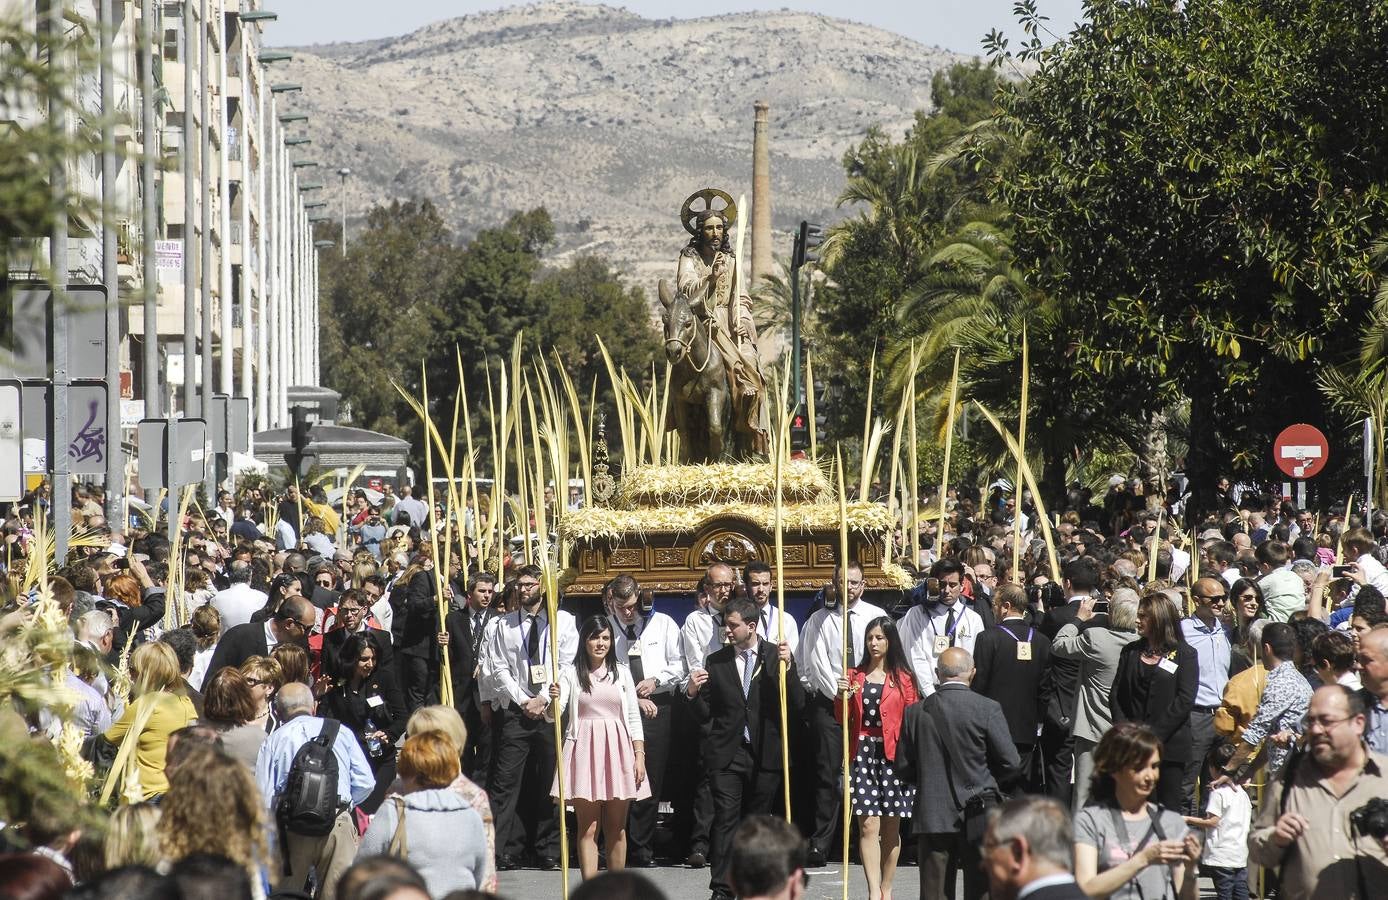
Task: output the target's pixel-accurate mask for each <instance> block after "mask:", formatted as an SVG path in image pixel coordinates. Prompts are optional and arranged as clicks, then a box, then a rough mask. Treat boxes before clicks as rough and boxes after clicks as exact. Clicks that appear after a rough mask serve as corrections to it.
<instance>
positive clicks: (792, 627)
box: [757, 600, 800, 653]
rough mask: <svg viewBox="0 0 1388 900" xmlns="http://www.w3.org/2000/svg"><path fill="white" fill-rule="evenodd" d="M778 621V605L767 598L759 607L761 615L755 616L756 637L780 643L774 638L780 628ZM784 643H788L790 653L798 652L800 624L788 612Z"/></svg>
mask: <svg viewBox="0 0 1388 900" xmlns="http://www.w3.org/2000/svg"><path fill="white" fill-rule="evenodd" d="M780 621H781V610H780V607H778V606H777V605H776V604H775V603H773V602H772V601H770V600H768V601H767V602H766V605H765V606H763V607H762V608H761V615H760V616H758V618H757V637H759V638H761V639H763V640H767V641H770V642H771V643H773V644H777V643H780V642H779V641H778V640H777V639H776V638H777V634H778V632H779V630H780V625H779V623H780ZM786 643H787V644H789V645H790V652H791V653H797V652H799V649H800V626H799V625H797V624H796V623H795V617H794V616H792V615H791V614H790V613H786Z"/></svg>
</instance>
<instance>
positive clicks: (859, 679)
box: [834, 669, 920, 760]
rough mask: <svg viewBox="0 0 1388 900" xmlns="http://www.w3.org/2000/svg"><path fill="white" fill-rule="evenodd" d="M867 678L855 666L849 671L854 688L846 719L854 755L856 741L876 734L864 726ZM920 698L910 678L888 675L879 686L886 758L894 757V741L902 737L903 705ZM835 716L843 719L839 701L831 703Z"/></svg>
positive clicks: (904, 709) (876, 733)
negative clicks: (899, 680) (898, 680)
mask: <svg viewBox="0 0 1388 900" xmlns="http://www.w3.org/2000/svg"><path fill="white" fill-rule="evenodd" d="M865 681H866V677H865V676H864V674H863V673H862V672H860V671H858V670H857V669H849V670H848V683H849V685H850V686H852V687H854V688H856V690H854V691H853V693H852V694H850V695H849V698H848V720H849V728H850V729H851V730H850V732H849V733H850V734H852V736H853V752H854V755H857V752H858V741H859V740H860V739H861V738H863V737H865V736H868V735H872V736H873V737H876V736H877V735H878V732H877V730H876V729H868V728H864V727H863V686H864V682H865ZM918 700H920V695H919V694H918V693H916V685H915V682H914V681H912V680H911V679H910V678H906V679H904V680H902V681H901V682H900V683H898V682H897V679H896V678H895V677H894V676H891V675H888V676H887V680H886V682H884V683H883V685H882V702H881V704H880V709H881V712H882V730H881V737H882V749H883V750H884V751H885V752H886V754H887V759H890V760H895V759H896V742H897V740H899V739H900V737H901V720H902V718H903V717H904V716H905V715H906V707H908V706H910V705H911V704H912V703H915V702H916V701H918ZM834 719H835V720H836V721H838V722H842V721H843V703H842V701H840V702H838V703H835V704H834Z"/></svg>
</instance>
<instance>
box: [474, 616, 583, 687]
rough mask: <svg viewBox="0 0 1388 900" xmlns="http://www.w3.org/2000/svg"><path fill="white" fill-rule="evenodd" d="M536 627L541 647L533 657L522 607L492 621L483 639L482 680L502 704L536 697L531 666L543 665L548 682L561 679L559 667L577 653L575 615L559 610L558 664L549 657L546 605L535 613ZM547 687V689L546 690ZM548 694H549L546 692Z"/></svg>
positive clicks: (526, 619) (526, 618)
mask: <svg viewBox="0 0 1388 900" xmlns="http://www.w3.org/2000/svg"><path fill="white" fill-rule="evenodd" d="M536 615H537V618H536V620H535V627H537V628H539V629H540V649H539V652H538V653H537V654H536V656H535V658H534V659H531V658H530V656H529V654H528V653H527V642H528V641H529V639H530V616H529V614H528V613H526V611H525V610H523V609H518V610H516V611H515V612H511V613H507V614H506V615H504V616H502V617H501V618H499V619H494V620H492V622H493V624H490V625H488V626H487V632H486V636H485V637H484V638H483V640H482V645H483V647H484V648H485V649H484V650H483V653H482V661H481V666H482V679H483V681H484V683H485V682H490V686H491V692H490V694H489V695H488V696H490V697H491V698H493V699H494V700H495V701H499V702H500V703H503V704H504V703H507V702H510V703H515V704H516V705H517V706H519V705H521V704H523V703H525V701H527V700H529V699H531V698H532V697H535V696H536V695H537V692H536V691H535V690H533V689H532V688H531V687H530V667H531V666H532V665H535V666H544V667H545V670H546V672H547V675H546V677H545V682H546V684H549V683H555V682H558V681H559V668H560V666H565V665H571V664H572V663H573V660H574V659H575V658H576V657H577V656H578V625H577V623H576V622H575V621H574V617H573V616H572V615H570V614H569V613H566V612H564V611H563V610H560V611H559V663H558V665H556V664H555V660H553V659H552V658H551V657H550V652H549V650H550V647H549V641H550V636H549V615H548V613H547V612H546V610H545V607H544V605H543V604H541V605H540V608H539V610H538V611H537V613H536ZM546 690H547V689H546ZM545 696H546V697H548V696H549V695H548V693H545Z"/></svg>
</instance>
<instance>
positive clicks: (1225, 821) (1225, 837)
mask: <svg viewBox="0 0 1388 900" xmlns="http://www.w3.org/2000/svg"><path fill="white" fill-rule="evenodd" d="M1208 809H1209V812H1208V813H1207V815H1211V816H1219V824H1218V825H1216V826H1215V827H1214V828H1213V829H1212V830H1211V831H1210V832H1209V834H1207V835H1205V850H1204V853H1203V855H1202V856H1201V861H1202V862H1203V863H1204V864H1205V865H1207V866H1221V867H1225V868H1230V869H1240V868H1243V867H1244V866H1246V865H1248V828H1249V825H1250V823H1251V822H1252V820H1253V804H1252V802H1251V801H1250V800H1249V799H1248V794H1247V792H1245V791H1244V790H1243V788H1239V787H1235V786H1233V785H1226V786H1223V787H1217V788H1215V789H1214V790H1213V791H1211V792H1210V805H1209V807H1208Z"/></svg>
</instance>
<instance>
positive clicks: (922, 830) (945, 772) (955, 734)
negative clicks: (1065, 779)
mask: <svg viewBox="0 0 1388 900" xmlns="http://www.w3.org/2000/svg"><path fill="white" fill-rule="evenodd" d="M935 674H936V676H937V678H938V684H937V686H936V689H935V692H934V693H933V694H931V695H930V696H928V697H926V698H925V699H924V700H922V701H920V702H919V703H914V704H912V705H911V706H908V707H907V708H906V715H905V718H904V719H903V720H902V724H901V740H900V743H898V744H897V748H896V760H895V766H896V772H897V775H898V777H900V778H901V779H902V780H903V781H907V782H910V783H911V784H914V785H916V787H917V790H916V802H915V806H914V808H913V810H912V818H911V828H912V830H913V831H914V832H915V834H916V840H917V849H918V853H917V860H918V865H919V866H920V880H921V888H920V896H921V900H943V898H949V900H954V881H955V876H956V874H957V873H958V872H959V871H960V870H961V869H962V870H963V873H964V898H965V900H977V898H979V897H981V896H982V895H983V894H984V893H985V891H986V889H987V885H986V883H985V881H984V877H983V872H982V871H981V870H980V868H979V850H980V848H979V847H978V846H976V845H975V844H974V843H972V841H970V840H969V838H968V835H967V832H966V824H967V823H966V821H965V818H964V810H965V808H966V807H967V806H968V805H969V804H970V801H973V800H977V799H978V798H980V797H985V796H987V795H988V794H989V793H990V792H991V794H992V795H993V796H995V797H996V796H997V795H998V794H999V793H1000V792H1001V791H1002V790H1003V789H1005V788H1008V787H1010V786H1011V784H1012V782H1013V781H1014V780H1015V778H1016V776H1017V774H1018V766H1019V764H1020V760H1019V759H1018V758H1017V748H1016V747H1015V746H1014V745H1013V743H1012V733H1011V732H1010V731H1008V729H1007V718H1006V717H1005V716H1004V715H1003V712H1002V707H1001V706H999V705H998V703H997V701H996V700H990V699H988V698H987V697H984V696H982V695H980V694H975V693H974V692H973V691H971V690H969V682H970V681H971V680H972V679H973V677H974V663H973V658H972V657H971V656H970V655H969V652H968V651H967V650H965V649H963V648H962V647H950V648H949V649H947V650H945V651H944V652H943V653H941V654H940V659H939V662H938V663H937V664H936V666H935ZM973 840H977V837H974V838H973Z"/></svg>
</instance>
